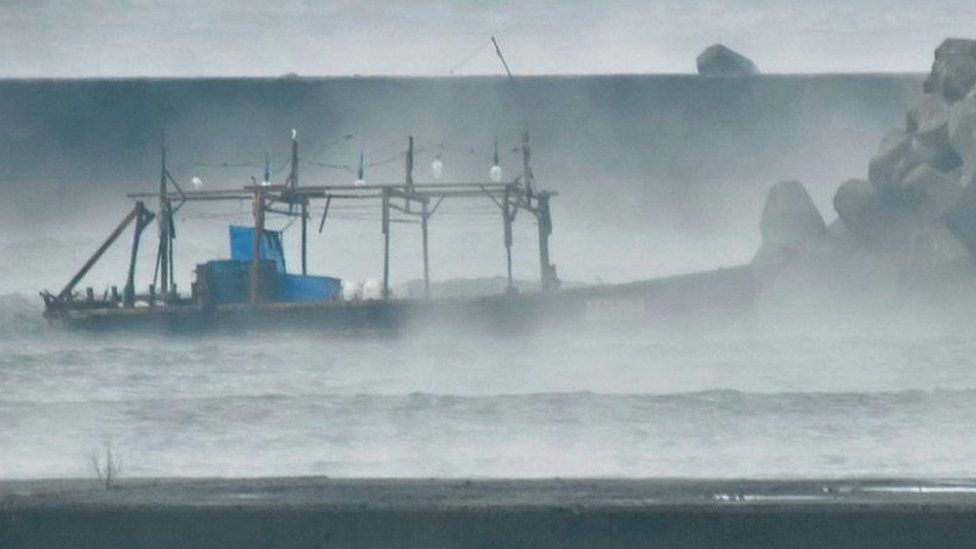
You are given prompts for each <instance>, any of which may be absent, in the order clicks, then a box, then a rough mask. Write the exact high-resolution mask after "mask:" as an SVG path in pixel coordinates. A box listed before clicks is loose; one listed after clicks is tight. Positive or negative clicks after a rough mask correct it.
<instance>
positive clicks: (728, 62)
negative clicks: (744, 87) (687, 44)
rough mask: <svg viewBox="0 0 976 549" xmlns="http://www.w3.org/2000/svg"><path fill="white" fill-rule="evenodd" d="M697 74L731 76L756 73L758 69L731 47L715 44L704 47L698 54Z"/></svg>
mask: <svg viewBox="0 0 976 549" xmlns="http://www.w3.org/2000/svg"><path fill="white" fill-rule="evenodd" d="M697 61H698V74H702V75H710V76H713V75H714V76H733V75H748V74H758V73H759V69H757V68H756V64H755V63H753V62H752V61H750V60H749V58H748V57H746V56H744V55H742V54H740V53H737V52H734V51H732V50H731V49H729V48H727V47H725V46H723V45H721V44H715V45H714V46H709V47H707V48H705V51H703V52H701V54H699V55H698V60H697Z"/></svg>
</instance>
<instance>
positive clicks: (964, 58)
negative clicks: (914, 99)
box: [924, 38, 976, 103]
mask: <svg viewBox="0 0 976 549" xmlns="http://www.w3.org/2000/svg"><path fill="white" fill-rule="evenodd" d="M974 84H976V40H965V39H960V38H947V39H946V40H945V41H944V42H942V44H940V45H939V47H938V48H936V49H935V61H934V62H933V63H932V71H931V72H930V73H929V76H928V78H927V79H926V80H925V85H924V90H925V92H926V93H934V94H938V95H940V96H941V97H942V98H943V99H945V101H946V102H947V103H954V102H956V101H958V100H960V99H962V98H963V97H965V96H966V94H968V93H969V91H970V90H971V89H972V88H973V85H974Z"/></svg>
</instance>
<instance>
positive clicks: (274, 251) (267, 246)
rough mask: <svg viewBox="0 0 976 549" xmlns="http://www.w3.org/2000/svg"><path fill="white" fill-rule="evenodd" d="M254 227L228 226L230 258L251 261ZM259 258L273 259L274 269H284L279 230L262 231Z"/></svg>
mask: <svg viewBox="0 0 976 549" xmlns="http://www.w3.org/2000/svg"><path fill="white" fill-rule="evenodd" d="M253 247H254V227H241V226H238V225H231V226H230V258H231V259H232V260H234V261H251V255H252V254H253V253H254V248H253ZM259 256H260V259H266V260H269V261H274V263H275V270H277V271H278V272H279V273H284V272H287V271H286V270H285V250H284V248H283V247H282V245H281V232H280V231H262V232H261V249H260V251H259Z"/></svg>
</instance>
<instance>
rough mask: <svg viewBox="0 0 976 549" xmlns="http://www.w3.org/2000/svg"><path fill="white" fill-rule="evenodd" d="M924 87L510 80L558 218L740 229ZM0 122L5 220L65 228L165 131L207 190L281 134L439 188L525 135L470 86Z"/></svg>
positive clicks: (144, 184) (241, 92)
mask: <svg viewBox="0 0 976 549" xmlns="http://www.w3.org/2000/svg"><path fill="white" fill-rule="evenodd" d="M923 78H924V77H923V75H921V74H917V75H916V74H906V75H870V74H849V75H806V76H800V75H762V76H750V77H745V78H740V77H730V78H723V77H699V76H693V75H630V76H627V75H622V76H552V77H528V78H519V79H517V82H518V86H519V93H520V95H521V96H522V98H523V102H524V105H525V113H526V118H527V123H528V126H529V127H530V129H531V130H532V138H533V144H534V147H533V159H534V163H535V171H536V175H537V177H539V178H541V180H542V181H544V182H545V184H546V185H547V186H550V187H553V188H555V189H556V190H558V191H560V193H561V196H562V197H563V198H561V199H560V200H559V201H558V202H559V203H558V204H556V205H555V206H556V208H557V209H558V213H557V215H563V213H571V214H572V215H573V216H574V217H575V218H576V220H577V222H578V223H585V224H612V225H616V224H625V225H630V226H633V225H637V226H661V227H668V228H675V229H677V230H686V231H689V232H691V233H694V234H699V235H701V234H709V233H712V232H720V233H727V232H729V230H730V229H739V228H742V229H748V230H753V225H754V220H755V219H756V218H757V216H758V212H759V208H760V205H761V197H762V194H763V192H764V191H765V189H766V188H768V186H769V185H771V184H772V183H774V182H776V181H778V180H781V179H787V178H798V179H800V180H801V181H803V182H804V183H805V184H806V185H807V187H808V189H810V192H811V194H812V195H813V197H814V200H815V201H816V202H817V204H818V205H819V206H820V207H821V209H824V210H825V209H827V208H829V205H830V200H831V198H832V196H833V190H834V189H836V187H837V185H839V184H840V183H841V182H842V181H844V180H845V179H846V178H849V177H852V176H853V177H858V176H860V177H863V176H865V175H866V166H864V160H863V159H864V158H867V157H870V155H871V154H872V152H873V151H874V148H875V146H876V144H877V142H878V140H879V139H880V137H881V136H882V134H883V133H884V131H885V130H886V129H887V128H889V127H891V126H892V125H894V124H897V122H898V121H899V120H901V119H902V117H903V113H904V109H905V105H907V104H909V103H910V102H911V101H912V100H913V99H914V98H915V97H916V96H918V95H920V93H921V92H920V90H921V83H922V80H923ZM0 119H2V120H3V121H4V124H3V125H2V127H0V181H2V184H3V185H4V186H5V187H6V190H8V191H10V192H11V193H13V196H16V198H17V199H16V200H8V201H7V204H16V205H17V207H16V208H11V207H5V211H4V212H3V213H4V217H5V218H6V219H8V220H10V221H12V222H22V221H23V220H25V219H30V218H31V216H33V215H35V214H36V213H37V211H39V210H41V209H44V210H45V211H55V212H58V213H59V214H60V215H61V217H62V218H63V219H66V218H71V217H72V215H74V214H75V212H76V211H77V207H79V206H85V205H90V204H92V203H94V202H95V198H94V197H93V195H94V193H95V191H101V190H112V191H122V190H134V189H141V188H151V186H152V182H153V180H154V179H155V178H156V170H157V168H158V162H159V159H158V142H159V139H160V135H161V134H162V132H163V131H164V130H165V131H166V133H167V138H168V140H169V144H170V154H171V157H170V161H171V163H172V166H173V171H174V172H175V174H176V175H177V176H179V177H181V178H184V179H189V177H190V176H191V175H198V176H200V177H201V178H202V180H203V181H204V184H205V188H218V187H221V186H226V185H235V186H236V185H240V184H241V182H242V181H243V182H244V183H246V182H248V181H249V177H250V176H251V175H258V176H259V175H260V172H261V170H262V168H263V166H261V164H263V159H264V154H265V153H266V152H270V153H271V155H272V158H271V159H272V164H274V165H275V166H274V167H277V164H279V163H280V162H281V161H284V160H285V159H286V157H285V155H286V154H287V150H286V149H287V136H288V134H289V131H290V129H291V128H297V129H298V130H299V131H300V133H301V136H302V142H303V157H304V158H305V159H306V160H309V161H314V160H319V161H323V163H327V164H332V165H336V166H340V165H352V164H355V163H356V161H357V160H358V155H359V152H360V151H363V152H365V157H366V164H367V165H368V167H367V174H366V176H367V177H366V178H367V182H370V181H372V182H379V181H383V180H400V179H401V178H402V161H397V159H396V154H397V153H398V152H399V151H401V150H402V149H403V148H404V147H405V146H406V136H407V135H408V134H413V135H415V137H416V138H417V147H418V170H417V173H418V177H421V178H428V179H429V174H428V172H429V170H428V169H427V167H428V165H429V164H430V163H431V161H432V160H433V158H434V157H435V156H436V155H438V154H439V155H441V156H442V158H443V162H444V173H445V175H444V176H445V177H446V178H460V179H475V178H477V177H479V176H485V177H486V176H487V167H488V165H489V164H488V162H489V159H490V157H491V145H492V138H493V137H498V139H499V146H500V149H501V150H500V155H501V162H502V167H503V168H505V169H506V172H507V173H509V174H514V173H515V171H516V169H517V168H518V163H519V162H520V158H519V157H518V154H517V153H513V152H511V148H512V147H513V146H516V145H517V141H518V134H519V132H521V131H522V129H523V127H524V126H525V124H524V121H523V118H522V115H521V114H520V109H519V108H518V107H517V101H516V100H515V96H514V94H513V91H512V88H511V86H510V85H509V84H508V83H507V82H506V81H505V80H504V79H501V78H485V77H470V78H324V79H323V78H280V79H172V80H165V79H164V80H145V79H144V80H140V79H118V80H5V81H0ZM346 135H351V136H352V137H351V138H349V139H343V137H344V136H346ZM337 140H338V141H337ZM279 153H280V154H279ZM391 158H392V160H390V159H391ZM401 160H402V159H401ZM303 177H304V179H305V180H306V181H308V182H313V181H329V182H336V181H338V182H345V183H351V182H352V178H353V174H351V173H347V172H346V171H343V170H342V169H338V170H337V169H330V168H326V167H323V166H316V165H314V164H312V163H307V164H306V165H305V167H304V168H303ZM347 180H348V181H347ZM45 191H48V192H45ZM101 194H102V196H103V197H104V196H105V194H106V193H101ZM62 203H63V204H62ZM62 206H64V207H62ZM68 206H71V207H68ZM6 210H10V211H6ZM563 219H565V217H563Z"/></svg>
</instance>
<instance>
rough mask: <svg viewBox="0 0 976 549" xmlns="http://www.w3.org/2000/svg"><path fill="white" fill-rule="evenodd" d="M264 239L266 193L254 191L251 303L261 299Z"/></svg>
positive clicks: (260, 190) (258, 190) (259, 190)
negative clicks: (262, 246) (262, 242)
mask: <svg viewBox="0 0 976 549" xmlns="http://www.w3.org/2000/svg"><path fill="white" fill-rule="evenodd" d="M263 238H264V191H263V190H262V189H260V188H258V189H255V191H254V232H253V233H252V235H251V239H252V242H251V303H252V304H254V303H257V302H258V301H259V300H260V297H261V284H260V283H261V280H260V279H261V240H262V239H263Z"/></svg>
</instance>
